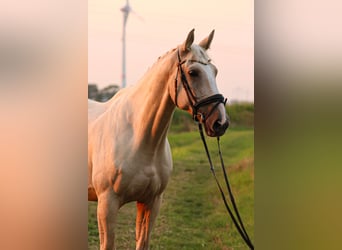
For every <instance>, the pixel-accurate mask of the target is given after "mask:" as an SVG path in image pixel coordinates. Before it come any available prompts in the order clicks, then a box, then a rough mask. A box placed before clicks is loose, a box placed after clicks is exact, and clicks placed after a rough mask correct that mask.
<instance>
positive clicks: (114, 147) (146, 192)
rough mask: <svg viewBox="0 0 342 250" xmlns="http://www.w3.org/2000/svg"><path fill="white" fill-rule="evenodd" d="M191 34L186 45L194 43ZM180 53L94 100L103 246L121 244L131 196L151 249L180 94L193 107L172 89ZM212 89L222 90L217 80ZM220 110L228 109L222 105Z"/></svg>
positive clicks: (93, 162) (91, 177)
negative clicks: (122, 218)
mask: <svg viewBox="0 0 342 250" xmlns="http://www.w3.org/2000/svg"><path fill="white" fill-rule="evenodd" d="M189 36H190V34H189V35H188V38H187V41H186V42H185V45H188V44H189V43H190V42H191V44H192V41H193V38H192V39H191V37H190V38H189ZM192 36H193V31H192ZM191 40H192V41H191ZM210 42H211V41H210ZM210 42H209V43H210ZM186 43H188V44H186ZM191 44H190V45H191ZM201 51H202V50H201ZM176 52H177V50H176V49H174V50H172V51H171V52H168V53H167V54H166V55H165V56H163V57H161V58H160V59H159V60H158V61H157V62H156V63H155V64H154V65H153V66H152V67H151V68H150V69H149V70H148V72H147V73H146V74H145V76H144V77H143V78H142V79H141V80H140V81H139V83H138V84H137V85H136V86H134V87H129V88H126V89H123V90H121V91H119V92H118V93H117V94H116V95H115V96H114V97H113V98H112V99H111V100H109V101H108V102H106V103H97V102H94V101H88V113H89V114H88V200H92V201H98V211H97V216H98V225H99V234H100V243H101V250H104V249H115V247H114V238H115V234H114V227H115V222H116V216H117V212H118V210H119V208H120V207H121V206H122V205H124V204H125V203H127V202H131V201H136V202H137V217H136V249H148V246H149V238H150V232H151V229H152V226H153V223H154V221H155V219H156V217H157V214H158V211H159V208H160V203H161V199H162V194H163V192H164V190H165V188H166V186H167V183H168V180H169V177H170V175H171V170H172V158H171V151H170V146H169V143H168V140H167V131H168V129H169V126H170V123H171V118H172V115H173V112H174V110H175V107H176V105H175V100H174V99H175V98H179V100H178V103H179V105H178V106H179V107H181V108H183V109H185V110H189V111H190V106H189V105H188V104H187V102H186V101H185V100H184V98H185V95H184V93H182V91H181V90H180V92H179V96H178V97H177V96H173V95H172V94H171V93H173V92H176V91H178V89H177V87H174V79H175V77H176V76H175V74H176V72H175V70H172V69H176V68H177V65H178V63H179V61H178V57H177V54H176ZM184 52H186V51H184ZM178 53H179V52H178ZM202 53H203V51H202ZM183 54H185V53H183ZM186 54H188V53H186ZM192 56H193V55H192ZM201 67H202V66H201ZM202 68H203V72H205V70H206V71H208V70H209V69H205V66H203V67H202ZM212 80H213V79H212V78H210V79H209V78H207V81H212ZM204 82H206V81H204ZM210 91H211V92H215V91H217V89H216V85H215V87H214V88H212V89H211V90H210ZM206 94H208V91H204V87H202V88H199V90H198V91H197V96H199V98H202V97H203V96H205V95H206ZM209 94H213V93H209ZM220 106H223V105H220ZM213 109H214V108H213ZM214 111H215V112H216V110H214ZM202 112H204V113H205V112H208V111H206V109H203V110H202ZM217 113H222V107H218V108H217ZM222 119H226V117H221V120H222ZM211 123H213V122H211ZM224 130H225V129H224ZM207 131H209V129H208V130H207Z"/></svg>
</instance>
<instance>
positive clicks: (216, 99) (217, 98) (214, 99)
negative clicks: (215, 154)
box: [175, 49, 254, 250]
mask: <svg viewBox="0 0 342 250" xmlns="http://www.w3.org/2000/svg"><path fill="white" fill-rule="evenodd" d="M177 56H178V65H177V74H176V78H175V104H176V106H177V107H178V104H177V94H178V74H179V72H180V75H181V82H182V84H183V87H184V89H185V93H186V95H187V98H188V101H189V104H190V106H191V109H192V118H193V120H194V121H195V122H197V123H198V130H199V133H200V135H201V139H202V142H203V145H204V149H205V152H206V154H207V158H208V161H209V165H210V170H211V172H212V174H213V176H214V179H215V181H216V184H217V186H218V188H219V191H220V193H221V196H222V200H223V202H224V205H225V206H226V209H227V211H228V213H229V215H230V217H231V218H232V220H233V223H234V225H235V227H236V229H237V230H238V231H239V233H240V235H241V237H242V238H243V240H244V241H245V243H246V244H247V245H248V247H249V248H250V249H252V250H254V246H253V244H252V242H251V240H250V238H249V236H248V234H247V231H246V229H245V227H244V225H243V222H242V220H241V217H240V214H239V211H238V209H237V206H236V203H235V199H234V196H233V193H232V191H231V188H230V185H229V180H228V175H227V173H226V170H225V166H224V162H223V158H222V153H221V146H220V137H217V146H218V150H219V155H220V161H221V167H222V170H223V174H224V179H225V183H226V186H227V189H228V194H229V198H230V201H231V203H232V205H233V209H234V212H235V214H236V217H237V218H236V217H235V215H234V214H233V212H232V209H231V208H230V207H229V205H228V202H227V200H226V196H225V194H224V192H223V189H222V187H221V185H220V183H219V181H218V179H217V176H216V173H215V169H214V166H213V163H212V161H211V157H210V154H209V150H208V146H207V143H206V140H205V136H204V133H203V127H202V123H204V121H205V119H207V118H208V117H209V116H210V115H211V114H212V113H213V111H214V110H215V109H216V108H217V106H218V105H219V104H220V103H223V104H224V105H225V104H226V102H227V99H225V98H224V97H223V95H221V94H215V95H212V96H209V97H207V98H204V99H203V100H200V101H197V98H196V97H195V95H194V93H193V91H192V90H191V88H190V86H189V83H188V80H187V78H186V76H185V73H184V71H183V68H182V65H183V64H184V63H185V62H186V61H187V60H183V61H182V60H181V57H180V54H179V49H178V51H177ZM188 61H190V62H197V63H201V64H203V65H208V63H206V62H202V61H198V60H188ZM211 103H215V105H214V107H213V108H212V109H211V110H210V111H209V113H208V114H207V115H206V117H205V116H204V115H203V114H201V113H199V112H198V111H199V109H200V108H201V107H203V106H206V105H208V104H211ZM199 116H201V118H202V119H201V121H200V120H199V119H198V117H199ZM201 122H202V123H201Z"/></svg>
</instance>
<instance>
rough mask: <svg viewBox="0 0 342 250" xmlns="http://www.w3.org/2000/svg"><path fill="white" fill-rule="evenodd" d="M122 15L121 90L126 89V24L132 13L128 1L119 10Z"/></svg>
mask: <svg viewBox="0 0 342 250" xmlns="http://www.w3.org/2000/svg"><path fill="white" fill-rule="evenodd" d="M120 10H121V11H122V13H123V28H122V75H121V84H122V88H125V87H126V24H127V19H128V15H129V13H130V12H131V11H132V9H131V6H130V5H129V2H128V0H126V5H125V6H124V7H122V8H121V9H120Z"/></svg>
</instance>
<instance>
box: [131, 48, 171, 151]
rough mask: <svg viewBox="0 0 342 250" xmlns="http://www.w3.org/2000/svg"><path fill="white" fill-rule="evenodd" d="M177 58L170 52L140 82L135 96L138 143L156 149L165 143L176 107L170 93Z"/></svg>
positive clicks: (135, 122)
mask: <svg viewBox="0 0 342 250" xmlns="http://www.w3.org/2000/svg"><path fill="white" fill-rule="evenodd" d="M176 63H177V61H176V56H175V54H174V53H169V54H167V55H166V56H164V57H163V58H160V59H159V60H158V61H157V62H156V63H155V64H154V65H153V66H152V67H151V69H149V70H148V72H147V73H146V74H145V75H144V77H143V78H142V79H141V80H140V81H139V83H138V85H137V87H136V91H135V92H134V94H133V96H132V97H133V102H134V104H135V110H134V114H136V115H134V122H133V124H134V125H133V126H134V130H135V131H136V133H137V134H136V135H137V136H136V138H137V143H138V144H139V145H142V146H143V147H147V148H148V147H152V148H153V149H155V147H157V146H158V145H161V143H162V142H163V141H165V139H166V136H167V131H168V129H169V126H170V124H171V119H172V115H173V112H174V109H175V105H174V103H173V102H172V100H171V97H170V94H169V90H168V89H169V87H168V86H169V84H170V81H174V79H173V78H172V76H173V74H172V72H173V70H176Z"/></svg>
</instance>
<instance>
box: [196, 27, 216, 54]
mask: <svg viewBox="0 0 342 250" xmlns="http://www.w3.org/2000/svg"><path fill="white" fill-rule="evenodd" d="M214 33H215V30H213V31H212V32H211V33H210V34H209V36H208V37H206V38H204V39H203V40H202V41H201V42H200V43H199V46H201V47H202V48H203V49H205V50H207V49H209V47H210V44H211V41H212V40H213V38H214Z"/></svg>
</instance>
